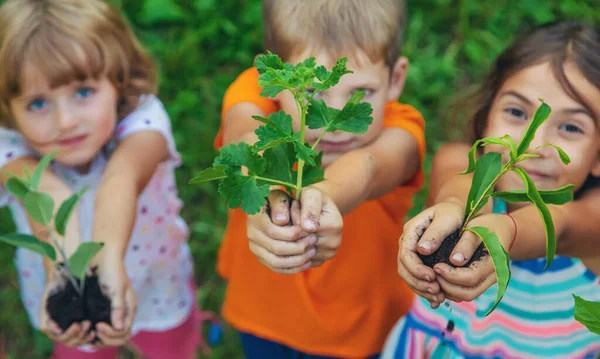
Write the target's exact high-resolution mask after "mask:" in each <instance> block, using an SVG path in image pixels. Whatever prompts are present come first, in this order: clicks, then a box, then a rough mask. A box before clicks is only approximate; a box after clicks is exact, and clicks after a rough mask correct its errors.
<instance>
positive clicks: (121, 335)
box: [96, 323, 129, 346]
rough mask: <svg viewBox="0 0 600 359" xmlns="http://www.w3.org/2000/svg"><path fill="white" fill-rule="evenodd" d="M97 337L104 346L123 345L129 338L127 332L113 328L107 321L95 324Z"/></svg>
mask: <svg viewBox="0 0 600 359" xmlns="http://www.w3.org/2000/svg"><path fill="white" fill-rule="evenodd" d="M96 329H97V335H98V338H100V340H101V341H102V344H104V345H106V346H117V345H123V344H125V343H126V342H127V341H128V340H129V333H128V332H125V331H124V330H115V329H114V328H113V327H112V326H110V325H108V324H107V323H98V324H96Z"/></svg>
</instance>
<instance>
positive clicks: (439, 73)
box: [0, 0, 600, 359]
mask: <svg viewBox="0 0 600 359" xmlns="http://www.w3.org/2000/svg"><path fill="white" fill-rule="evenodd" d="M1 2H2V1H0V3H1ZM113 3H115V4H117V5H118V6H120V7H121V8H122V10H123V12H124V14H125V15H126V16H127V18H128V20H129V21H130V23H131V25H132V26H133V27H134V29H135V31H136V33H137V34H138V36H139V37H140V39H141V41H142V42H143V44H144V45H145V46H146V47H147V48H148V50H149V51H150V53H151V54H152V56H153V57H154V58H155V59H156V60H157V61H158V63H159V66H160V72H161V86H160V97H161V99H162V101H163V102H164V103H165V104H166V107H167V110H168V112H169V114H170V115H171V119H172V121H173V128H174V130H175V138H176V141H177V145H178V150H179V151H180V152H181V154H182V156H183V166H182V167H181V168H180V169H179V170H178V172H177V177H178V187H179V191H180V195H181V197H182V198H183V200H184V202H185V204H186V205H185V207H184V208H183V210H182V216H183V217H184V218H185V220H186V221H187V223H188V224H189V226H190V229H191V238H190V246H191V247H192V252H193V254H194V258H195V263H196V267H195V268H196V275H197V280H198V283H199V284H200V286H199V288H200V289H199V290H198V300H199V302H200V303H201V305H202V306H203V308H205V309H210V310H213V311H217V312H218V311H219V308H220V304H221V302H222V299H223V294H224V283H223V281H222V280H221V279H220V278H219V277H218V276H217V275H216V274H215V271H214V268H215V263H216V255H217V251H218V247H219V243H220V240H221V236H222V233H223V229H224V226H225V223H226V217H225V212H226V207H225V205H224V203H223V201H222V200H221V198H220V197H219V196H218V194H217V192H216V188H215V186H214V185H213V184H206V185H203V186H190V185H188V184H187V182H188V180H189V179H190V178H191V177H192V175H194V174H195V173H197V172H199V171H200V170H201V169H203V168H204V167H206V166H209V165H210V164H211V162H212V159H213V157H214V154H215V153H214V150H213V147H212V140H213V138H214V136H215V134H216V132H217V130H218V127H219V114H220V106H221V98H222V96H223V93H224V91H225V89H226V88H227V86H228V84H229V83H231V81H232V80H233V79H234V78H235V77H236V76H237V74H239V73H240V72H241V71H242V70H243V69H245V68H247V67H249V66H251V65H252V60H253V58H254V56H255V55H256V54H257V53H259V52H260V51H261V50H262V46H261V43H262V25H261V19H260V17H261V9H260V1H259V0H221V1H216V0H177V1H176V0H120V1H119V0H114V1H113ZM597 6H598V2H597V0H568V1H547V0H523V1H520V2H516V1H508V0H506V1H497V2H484V1H479V0H458V1H452V0H409V1H408V11H409V23H408V26H407V33H406V36H405V39H406V41H405V45H404V47H403V54H404V55H405V56H407V57H408V58H409V60H410V66H409V72H408V80H407V85H406V88H405V90H404V93H403V95H402V97H401V101H402V102H405V103H409V104H412V105H414V106H415V107H417V108H418V109H419V110H421V111H422V113H423V114H424V116H425V118H426V119H427V141H428V150H429V155H428V157H427V159H426V162H425V166H426V169H427V171H428V169H429V165H430V159H431V154H432V153H434V151H435V150H436V149H437V148H439V146H440V145H441V144H442V143H443V142H444V141H445V140H446V138H447V137H446V133H447V132H446V131H445V130H444V119H447V118H448V116H449V111H450V110H449V108H450V105H451V103H452V101H453V100H454V99H456V98H457V97H459V96H463V95H465V94H466V93H467V92H469V91H470V90H471V88H472V85H473V84H474V83H476V82H477V81H478V80H479V79H480V78H481V76H482V75H483V74H484V73H485V72H486V71H487V69H488V66H489V65H490V63H491V61H493V59H494V58H495V56H496V55H497V54H498V53H499V52H500V51H501V50H502V49H503V48H504V47H505V46H506V45H507V43H508V42H509V41H511V39H512V37H513V35H514V34H516V33H517V32H518V31H520V30H522V29H525V28H527V27H529V26H531V25H533V24H536V23H540V22H545V21H548V20H552V19H556V18H565V17H568V18H571V19H587V20H591V21H594V22H595V23H596V24H599V23H600V11H598V10H597ZM451 130H452V131H451V132H452V133H453V134H455V135H461V134H462V133H463V131H464V127H462V126H460V125H455V126H454V127H452V128H451ZM425 193H426V189H425V190H424V191H423V192H422V193H421V194H420V195H419V196H418V197H417V199H416V200H415V207H414V209H413V211H412V212H411V214H414V213H416V212H417V211H418V210H420V209H421V208H422V205H423V201H424V196H425ZM10 230H12V222H11V220H10V216H9V214H8V212H7V211H6V210H2V211H0V233H6V232H8V231H10ZM13 252H14V251H13V249H12V248H11V247H9V246H6V245H3V244H0V341H1V340H4V344H5V350H6V353H7V357H8V358H42V357H45V356H47V355H48V353H49V351H51V347H50V346H49V343H48V341H47V340H45V338H44V337H43V336H42V335H35V334H34V333H33V332H32V330H31V327H30V326H29V323H28V320H27V317H26V315H25V312H24V309H23V307H22V305H21V302H20V299H19V291H18V281H17V277H16V273H15V269H14V266H13V262H12V256H13ZM2 338H3V339H2ZM0 353H2V343H0ZM124 357H131V355H130V354H125V355H124ZM211 357H213V358H227V359H232V358H241V357H242V355H241V351H240V347H239V342H238V339H237V335H236V333H235V332H234V331H232V330H230V329H228V328H226V330H225V332H224V340H223V342H222V343H221V345H219V346H218V347H216V348H215V349H214V352H213V355H212V356H211ZM0 359H2V358H0Z"/></svg>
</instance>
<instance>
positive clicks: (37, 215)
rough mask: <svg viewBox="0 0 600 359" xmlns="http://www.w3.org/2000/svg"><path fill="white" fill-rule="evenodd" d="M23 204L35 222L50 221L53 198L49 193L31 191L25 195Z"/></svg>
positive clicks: (46, 223) (45, 222)
mask: <svg viewBox="0 0 600 359" xmlns="http://www.w3.org/2000/svg"><path fill="white" fill-rule="evenodd" d="M23 204H24V205H25V210H26V211H27V213H28V214H29V216H30V217H31V218H32V219H33V220H34V221H36V222H37V223H39V224H42V225H48V224H49V223H50V221H52V214H53V212H54V200H53V199H52V197H50V195H48V194H46V193H42V192H36V191H31V192H29V193H27V194H26V195H25V200H24V201H23Z"/></svg>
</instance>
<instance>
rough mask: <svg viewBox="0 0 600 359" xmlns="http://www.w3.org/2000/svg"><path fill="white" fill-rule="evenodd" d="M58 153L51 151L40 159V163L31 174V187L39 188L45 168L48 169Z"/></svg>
mask: <svg viewBox="0 0 600 359" xmlns="http://www.w3.org/2000/svg"><path fill="white" fill-rule="evenodd" d="M57 154H58V152H53V153H50V154H48V155H46V156H44V157H43V158H42V159H41V160H40V163H39V164H38V165H37V166H36V167H35V170H34V171H33V175H32V176H31V188H33V189H34V190H37V188H38V186H39V185H40V180H41V179H42V174H43V173H44V170H46V167H48V165H49V164H50V162H52V160H53V159H54V157H56V155H57Z"/></svg>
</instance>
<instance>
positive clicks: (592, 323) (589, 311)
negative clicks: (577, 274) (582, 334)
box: [573, 294, 600, 335]
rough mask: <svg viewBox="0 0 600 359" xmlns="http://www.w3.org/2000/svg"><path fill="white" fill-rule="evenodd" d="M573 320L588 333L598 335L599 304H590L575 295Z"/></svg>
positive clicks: (599, 330) (599, 322) (599, 320)
mask: <svg viewBox="0 0 600 359" xmlns="http://www.w3.org/2000/svg"><path fill="white" fill-rule="evenodd" d="M573 299H574V300H575V314H574V317H575V320H576V321H578V322H579V323H581V324H583V325H585V327H586V328H588V329H589V331H590V332H592V333H594V334H597V335H600V303H599V302H590V301H588V300H585V299H583V298H581V297H579V296H577V295H575V294H573Z"/></svg>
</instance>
